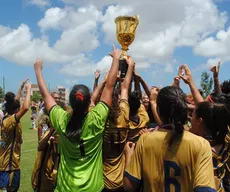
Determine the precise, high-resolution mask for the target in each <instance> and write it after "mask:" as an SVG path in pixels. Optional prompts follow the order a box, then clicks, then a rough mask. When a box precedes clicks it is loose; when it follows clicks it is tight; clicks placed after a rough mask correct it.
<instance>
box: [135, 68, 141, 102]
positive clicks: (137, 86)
mask: <svg viewBox="0 0 230 192" xmlns="http://www.w3.org/2000/svg"><path fill="white" fill-rule="evenodd" d="M135 73H136V68H135V66H134V69H133V74H134V87H135V91H137V92H138V94H139V97H140V98H142V93H141V86H140V82H139V79H138V78H137V76H136V75H135Z"/></svg>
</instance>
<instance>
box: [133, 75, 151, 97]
mask: <svg viewBox="0 0 230 192" xmlns="http://www.w3.org/2000/svg"><path fill="white" fill-rule="evenodd" d="M134 75H135V76H136V78H137V79H138V81H139V82H140V83H141V85H142V87H143V88H144V90H145V93H146V95H147V96H148V97H149V98H150V95H151V89H150V87H149V86H148V84H147V83H146V82H145V80H144V79H143V78H142V77H141V76H140V75H139V74H138V73H137V72H136V71H134Z"/></svg>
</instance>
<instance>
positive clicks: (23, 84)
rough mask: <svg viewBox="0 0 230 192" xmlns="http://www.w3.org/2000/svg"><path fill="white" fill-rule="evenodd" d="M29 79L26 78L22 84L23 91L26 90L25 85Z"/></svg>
mask: <svg viewBox="0 0 230 192" xmlns="http://www.w3.org/2000/svg"><path fill="white" fill-rule="evenodd" d="M28 80H29V79H28V78H26V79H25V80H24V81H23V82H22V84H21V89H23V88H24V86H25V84H26V83H27V81H28Z"/></svg>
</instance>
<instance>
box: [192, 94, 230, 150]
mask: <svg viewBox="0 0 230 192" xmlns="http://www.w3.org/2000/svg"><path fill="white" fill-rule="evenodd" d="M219 101H223V98H222V99H221V98H219ZM225 101H226V100H225ZM195 114H196V117H197V118H202V120H203V122H204V125H205V129H206V132H208V133H210V136H211V138H210V137H207V139H208V140H211V141H212V144H213V145H219V144H223V143H224V139H225V136H226V134H227V132H228V125H230V107H229V105H228V103H225V102H223V103H211V102H202V103H199V104H198V105H197V107H196V109H195Z"/></svg>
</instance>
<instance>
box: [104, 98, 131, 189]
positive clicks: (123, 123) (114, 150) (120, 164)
mask: <svg viewBox="0 0 230 192" xmlns="http://www.w3.org/2000/svg"><path fill="white" fill-rule="evenodd" d="M119 107H120V114H119V117H118V119H117V125H116V127H112V126H111V124H110V123H109V122H108V123H107V126H106V129H105V131H104V138H103V175H104V183H105V188H106V189H113V190H119V188H121V187H122V186H123V175H124V169H125V155H124V152H123V151H124V147H125V144H126V140H127V136H128V126H129V104H128V102H127V101H126V100H121V101H120V104H119ZM120 190H121V189H120Z"/></svg>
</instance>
